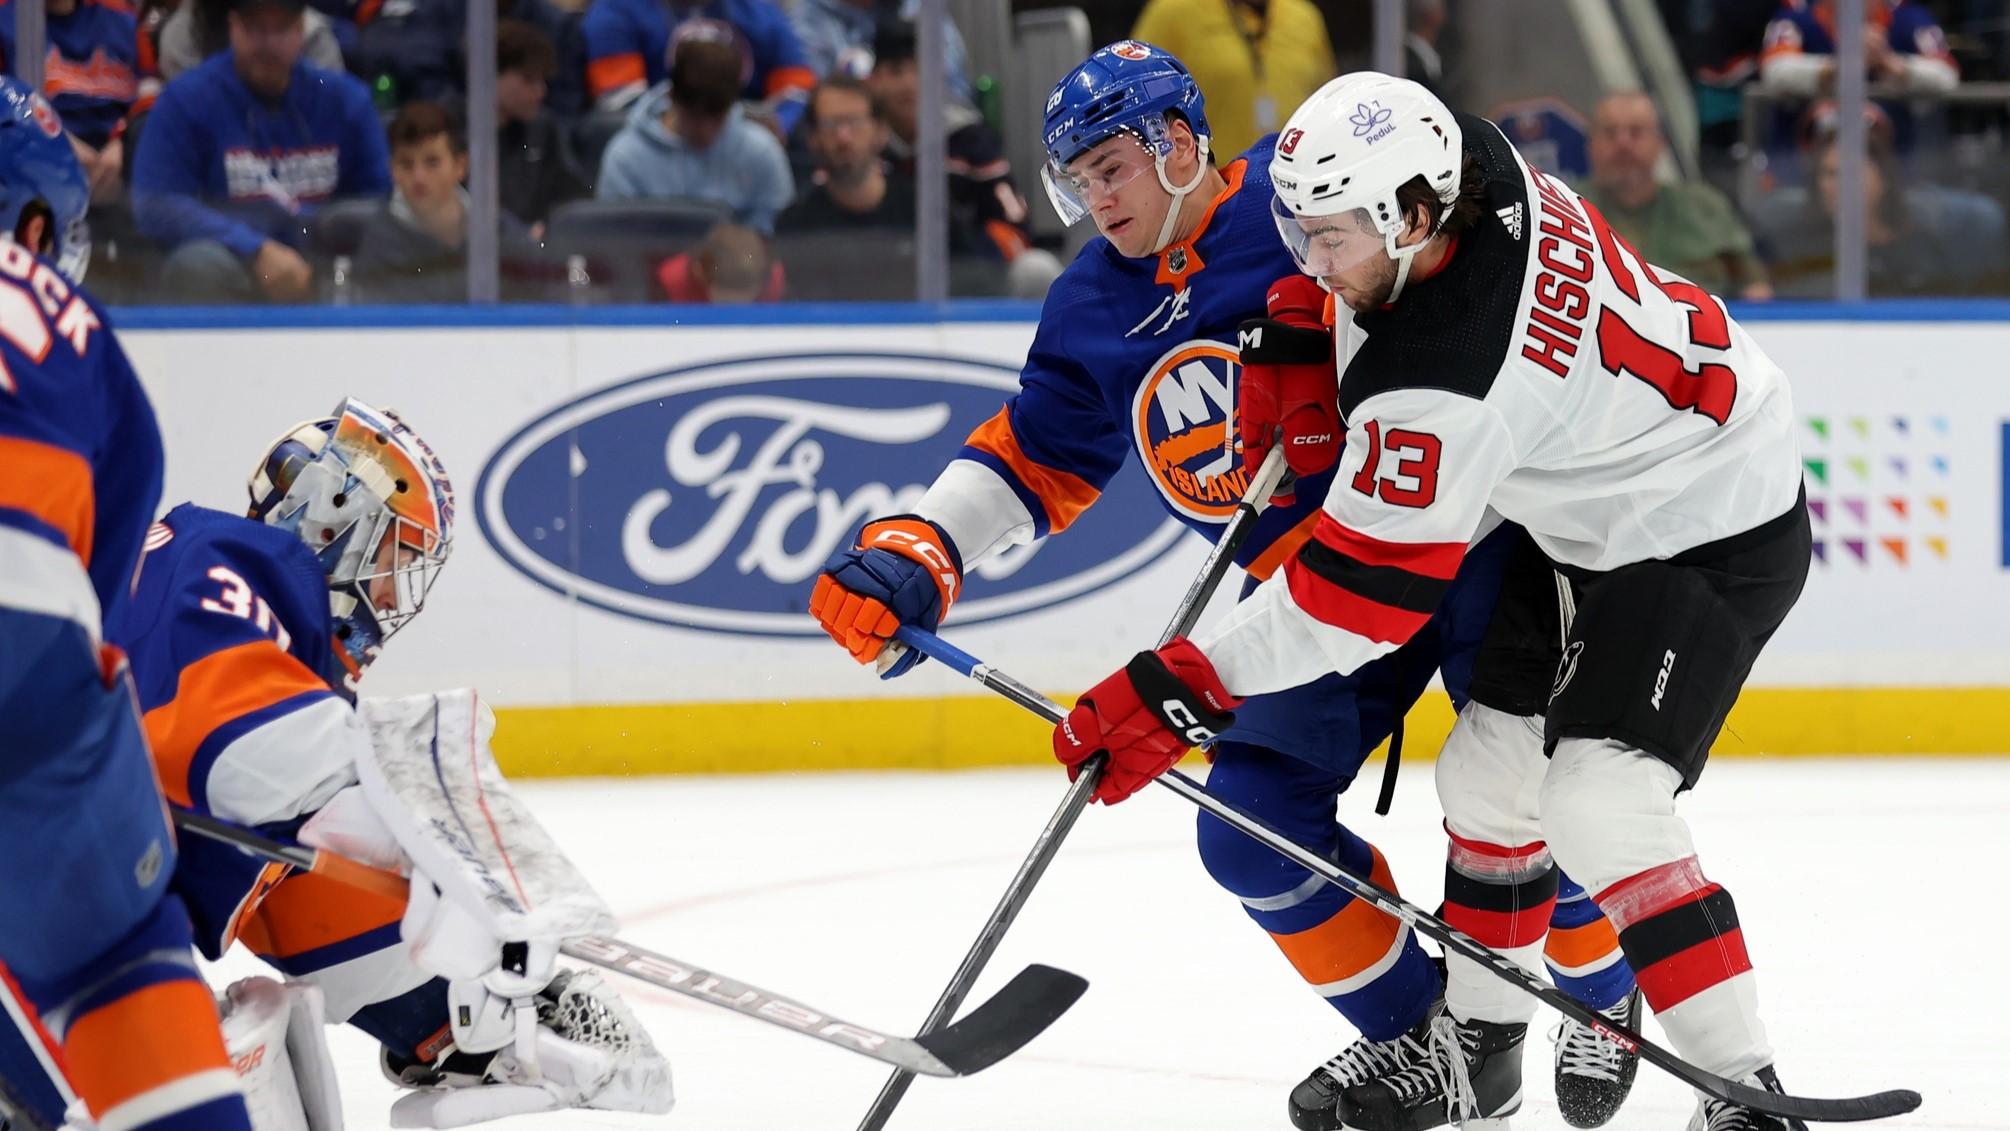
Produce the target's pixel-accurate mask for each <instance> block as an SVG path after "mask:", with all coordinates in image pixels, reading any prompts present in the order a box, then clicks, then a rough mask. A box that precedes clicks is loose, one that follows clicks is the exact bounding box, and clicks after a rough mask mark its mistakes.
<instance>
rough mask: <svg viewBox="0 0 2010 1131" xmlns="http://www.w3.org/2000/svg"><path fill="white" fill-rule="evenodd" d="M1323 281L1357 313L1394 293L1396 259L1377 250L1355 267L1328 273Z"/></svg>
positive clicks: (1384, 301) (1379, 304)
mask: <svg viewBox="0 0 2010 1131" xmlns="http://www.w3.org/2000/svg"><path fill="white" fill-rule="evenodd" d="M1325 282H1326V287H1327V289H1328V290H1330V291H1332V292H1333V296H1334V297H1335V298H1337V299H1339V300H1340V302H1341V303H1342V304H1343V305H1345V306H1346V307H1347V308H1348V309H1350V310H1353V311H1355V312H1356V313H1363V312H1366V311H1370V310H1377V309H1379V308H1381V307H1383V306H1386V305H1387V304H1388V302H1389V297H1390V296H1391V295H1393V294H1395V293H1396V261H1395V260H1394V259H1391V258H1390V257H1389V255H1388V254H1387V253H1386V252H1377V253H1376V254H1375V255H1374V256H1373V257H1371V258H1370V259H1369V260H1368V261H1367V262H1366V263H1363V264H1361V265H1360V266H1358V267H1355V268H1353V269H1351V270H1348V271H1346V272H1343V273H1341V274H1339V275H1329V276H1327V277H1326V280H1325Z"/></svg>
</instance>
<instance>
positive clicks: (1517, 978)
mask: <svg viewBox="0 0 2010 1131" xmlns="http://www.w3.org/2000/svg"><path fill="white" fill-rule="evenodd" d="M897 635H898V636H899V638H900V639H901V640H903V641H905V642H906V643H907V645H908V647H910V648H914V649H917V650H919V651H920V652H921V653H922V654H923V655H926V656H929V657H932V658H934V659H937V660H940V661H942V662H943V663H945V664H947V665H949V666H950V667H951V668H953V669H955V670H956V671H958V672H961V673H962V674H963V675H966V676H968V677H970V678H971V679H974V680H976V681H977V682H979V683H981V684H983V685H984V686H986V687H988V688H990V689H991V690H993V691H996V692H997V693H998V694H1000V695H1003V696H1004V697H1005V698H1007V699H1010V700H1012V701H1013V702H1014V703H1017V704H1019V705H1020V706H1022V707H1024V708H1026V709H1027V710H1029V711H1032V712H1033V713H1034V714H1036V715H1039V716H1041V717H1042V718H1044V719H1046V720H1047V721H1048V722H1051V723H1059V722H1060V721H1061V720H1063V719H1065V718H1067V717H1068V712H1067V709H1066V708H1064V707H1062V706H1061V705H1060V704H1059V703H1056V702H1054V701H1053V700H1051V699H1049V698H1047V697H1046V696H1044V695H1041V694H1040V693H1039V692H1037V691H1034V690H1032V689H1031V688H1029V687H1027V686H1026V685H1025V684H1023V683H1021V682H1019V681H1018V680H1016V679H1013V678H1012V677H1011V676H1009V675H1007V674H1005V673H1004V672H1001V671H998V670H997V669H995V668H993V667H992V666H991V665H989V664H986V663H983V662H982V661H980V660H978V659H977V658H976V657H975V656H972V655H970V654H969V653H968V652H965V651H963V650H962V649H960V648H958V647H956V646H955V645H953V644H950V643H949V642H948V641H946V640H944V639H942V638H941V637H939V636H936V635H935V634H934V633H931V632H927V631H925V630H922V629H918V628H907V627H902V628H901V629H900V631H899V633H898V634H897ZM1156 781H1157V782H1158V784H1159V785H1162V786H1165V787H1166V788H1167V789H1170V790H1172V791H1173V792H1174V793H1177V794H1179V795H1180V796H1181V797H1184V798H1186V799H1187V800H1188V801H1191V802H1193V803H1194V804H1195V805H1197V806H1199V807H1200V808H1202V809H1205V810H1207V811H1208V812H1209V813H1212V814H1213V815H1214V816H1215V817H1216V818H1218V819H1219V820H1221V821H1222V822H1223V823H1224V824H1227V825H1229V826H1231V827H1232V828H1234V829H1235V830H1236V831H1237V832H1240V833H1242V834H1243V835H1244V836H1247V837H1249V838H1250V839H1252V840H1255V841H1257V842H1259V843H1261V844H1263V845H1264V846H1266V847H1268V848H1270V849H1271V850H1272V851H1274V852H1276V853H1277V854H1278V855H1280V856H1283V857H1284V858H1285V859H1287V860H1290V861H1291V862H1292V863H1294V864H1296V865H1298V866H1299V867H1301V868H1304V869H1306V870H1307V871H1309V872H1311V873H1312V874H1313V875H1315V876H1318V877H1319V878H1321V879H1323V880H1325V881H1326V882H1327V883H1329V884H1332V885H1333V886H1334V887H1337V888H1340V889H1341V890H1343V891H1345V892H1347V893H1348V894H1350V895H1352V896H1354V897H1355V898H1357V899H1361V900H1364V901H1366V902H1367V903H1369V904H1370V905H1372V906H1373V907H1375V908H1376V909H1377V910H1379V911H1381V912H1382V913H1383V914H1385V915H1388V916H1391V917H1393V918H1395V919H1399V920H1401V921H1403V922H1404V923H1407V924H1409V925H1410V926H1411V927H1412V928H1414V929H1416V930H1417V931H1419V932H1420V933H1422V934H1423V935H1425V936H1426V937H1428V938H1431V939H1435V940H1437V942H1438V944H1439V945H1440V946H1443V947H1444V948H1445V950H1446V951H1448V952H1449V951H1456V952H1458V953H1459V954H1460V955H1461V956H1462V957H1465V958H1470V959H1472V960H1473V961H1474V962H1477V963H1479V964H1480V965H1481V966H1484V967H1486V968H1487V969H1488V970H1489V971H1491V972H1492V973H1493V974H1494V975H1495V976H1496V977H1498V978H1501V979H1502V980H1504V981H1506V982H1507V983H1509V984H1510V985H1512V986H1514V987H1515V988H1516V989H1519V990H1521V991H1522V992H1523V993H1526V994H1530V995H1532V996H1533V997H1535V998H1536V999H1537V1000H1539V1001H1541V1002H1544V1003H1545V1004H1547V1005H1549V1006H1550V1007H1551V1008H1553V1009H1555V1010H1557V1011H1558V1012H1559V1013H1562V1014H1564V1015H1565V1016H1567V1017H1569V1018H1571V1019H1572V1020H1574V1021H1576V1022H1578V1023H1579V1024H1581V1025H1586V1026H1589V1027H1590V1028H1591V1029H1593V1030H1594V1031H1596V1032H1598V1033H1599V1034H1601V1035H1603V1036H1604V1037H1605V1039H1606V1040H1609V1041H1611V1042H1613V1043H1614V1044H1617V1045H1619V1046H1620V1047H1621V1048H1624V1049H1626V1050H1627V1051H1628V1052H1638V1053H1639V1054H1640V1056H1641V1058H1642V1059H1644V1060H1646V1061H1648V1062H1649V1063H1651V1064H1653V1065H1654V1066H1655V1067H1657V1068H1660V1069H1661V1070H1663V1071H1665V1072H1667V1073H1669V1074H1670V1075H1672V1076H1674V1077H1675V1078H1676V1079H1679V1080H1681V1081H1682V1082H1683V1083H1685V1084H1687V1085H1689V1086H1690V1087H1692V1088H1695V1089H1697V1090H1698V1091H1701V1092H1704V1093H1707V1094H1708V1095H1711V1096H1714V1097H1716V1098H1717V1099H1720V1100H1723V1101H1725V1102H1727V1103H1734V1104H1738V1105H1740V1106H1742V1107H1747V1108H1751V1109H1752V1110H1754V1111H1762V1112H1765V1113H1766V1114H1768V1115H1776V1116H1780V1117H1781V1118H1785V1119H1806V1120H1811V1121H1814V1122H1818V1123H1855V1122H1859V1121H1861V1120H1866V1119H1888V1118H1890V1117H1892V1116H1894V1115H1903V1114H1905V1113H1906V1112H1908V1111H1911V1110H1913V1109H1914V1108H1916V1107H1918V1106H1919V1093H1918V1092H1914V1091H1910V1090H1907V1089H1894V1090H1892V1091H1888V1092H1878V1093H1875V1094H1873V1095H1868V1096H1853V1097H1850V1098H1848V1099H1837V1100H1830V1099H1815V1098H1811V1097H1806V1096H1789V1095H1782V1094H1780V1093H1777V1092H1769V1091H1766V1090H1764V1089H1762V1088H1754V1087H1752V1086H1751V1085H1749V1084H1741V1083H1739V1082H1738V1081H1736V1080H1730V1079H1726V1078H1725V1077H1722V1076H1718V1075H1715V1074H1714V1073H1710V1072H1705V1071H1704V1070H1702V1069H1701V1068H1698V1067H1696V1066H1695V1065H1693V1064H1690V1063H1689V1062H1688V1061H1686V1060H1683V1059H1682V1058H1681V1057H1679V1056H1676V1055H1675V1054H1674V1053H1672V1052H1669V1051H1668V1050H1667V1049H1664V1048H1662V1047H1661V1046H1659V1045H1657V1044H1655V1043H1654V1042H1652V1041H1650V1040H1648V1039H1647V1038H1645V1037H1643V1036H1641V1035H1640V1034H1639V1033H1637V1032H1635V1031H1633V1030H1632V1029H1629V1028H1627V1027H1626V1026H1624V1025H1621V1024H1618V1023H1617V1022H1613V1021H1608V1020H1606V1019H1605V1018H1604V1017H1603V1016H1601V1015H1599V1014H1598V1013H1595V1012H1593V1011H1592V1010H1591V1009H1589V1008H1587V1007H1586V1006H1585V1005H1583V1004H1582V1003H1580V1002H1579V1001H1578V1000H1577V999H1576V998H1573V997H1571V996H1570V995H1569V994H1567V993H1564V992H1563V991H1562V990H1559V989H1557V988H1556V987H1555V986H1552V985H1550V984H1549V983H1547V982H1544V981H1542V980H1541V979H1539V978H1537V977H1535V976H1534V975H1532V974H1530V973H1529V972H1528V971H1526V970H1523V969H1522V968H1521V967H1520V966H1518V965H1516V964H1515V963H1514V962H1513V961H1511V960H1510V959H1508V958H1506V957H1503V956H1502V955H1500V954H1498V953H1496V952H1494V951H1493V950H1491V949H1489V948H1488V947H1486V946H1484V945H1482V944H1480V943H1478V942H1476V941H1474V940H1473V939H1472V938H1471V937H1470V936H1468V935H1466V934H1464V933H1462V932H1460V931H1458V930H1457V929H1455V928H1453V927H1452V926H1450V925H1448V924H1447V923H1445V922H1444V921H1443V920H1442V919H1439V918H1438V917H1436V916H1434V915H1432V914H1430V913H1429V912H1426V911H1424V910H1422V909H1420V908H1418V907H1416V906H1414V905H1412V904H1410V903H1409V902H1407V901H1405V900H1404V899H1403V897H1401V896H1399V895H1397V894H1395V893H1394V892H1389V891H1384V890H1383V889H1382V888H1381V887H1379V886H1377V885H1376V884H1374V883H1371V882H1370V881H1368V880H1366V879H1363V878H1362V877H1360V876H1357V875H1355V874H1354V873H1352V872H1349V871H1347V870H1346V869H1345V868H1342V867H1341V866H1339V865H1338V864H1336V863H1334V862H1333V861H1331V860H1327V859H1326V858H1324V857H1322V856H1319V855H1317V854H1316V853H1314V852H1312V851H1311V850H1310V849H1307V848H1305V847H1303V846H1302V845H1300V844H1299V843H1298V842H1297V841H1294V840H1292V839H1290V838H1289V837H1287V836H1285V835H1284V834H1283V833H1280V832H1278V831H1277V830H1276V829H1273V828H1271V827H1270V826H1269V825H1267V824H1265V823H1264V822H1262V821H1261V820H1258V819H1257V818H1255V817H1252V816H1250V815H1249V814H1247V813H1244V812H1243V811H1242V810H1240V809H1237V808H1236V807H1235V806H1233V805H1230V804H1229V803H1228V802H1226V801H1223V800H1221V799H1220V798H1218V797H1216V796H1214V795H1213V794H1211V793H1209V792H1208V791H1207V789H1206V787H1204V786H1202V785H1201V784H1200V783H1199V782H1196V781H1194V780H1193V779H1192V778H1190V777H1187V776H1186V775H1185V774H1182V773H1180V772H1179V771H1178V770H1167V771H1166V772H1165V774H1164V775H1162V776H1160V777H1159V778H1157V779H1156Z"/></svg>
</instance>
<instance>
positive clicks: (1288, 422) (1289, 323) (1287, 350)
mask: <svg viewBox="0 0 2010 1131" xmlns="http://www.w3.org/2000/svg"><path fill="white" fill-rule="evenodd" d="M1269 307H1270V316H1269V317H1268V318H1252V319H1250V320H1249V321H1247V322H1244V323H1243V324H1242V326H1241V329H1240V332H1239V333H1238V334H1237V338H1238V340H1239V341H1240V343H1241V354H1242V384H1241V386H1240V387H1239V388H1238V390H1237V392H1236V398H1235V413H1236V428H1237V431H1238V434H1239V435H1240V436H1241V438H1242V467H1243V470H1244V471H1245V472H1247V473H1248V474H1250V475H1254V474H1256V469H1257V468H1258V467H1260V466H1261V465H1262V464H1263V457H1265V456H1266V455H1269V454H1270V447H1271V445H1272V444H1273V443H1281V444H1283V445H1284V462H1285V465H1286V466H1288V467H1289V468H1290V469H1291V473H1292V475H1293V476H1295V477H1298V478H1304V477H1305V476H1309V475H1317V474H1319V473H1320V472H1322V471H1325V470H1327V469H1328V468H1330V467H1332V466H1333V465H1334V463H1336V462H1337V461H1338V460H1339V459H1340V437H1341V431H1342V430H1341V428H1340V405H1339V401H1340V375H1339V373H1338V372H1337V370H1336V368H1335V362H1334V357H1333V331H1332V329H1331V328H1329V327H1328V326H1327V325H1326V323H1325V319H1324V314H1325V310H1326V292H1325V290H1324V289H1322V288H1321V287H1320V286H1319V283H1318V281H1317V280H1315V279H1312V278H1309V277H1308V276H1305V275H1292V276H1290V277H1289V278H1284V279H1279V280H1278V281H1276V282H1275V283H1272V284H1271V285H1270V299H1269ZM1290 488H1291V481H1290V480H1289V479H1287V480H1286V481H1285V484H1284V486H1283V487H1281V488H1280V489H1279V490H1278V492H1277V494H1276V496H1275V501H1276V502H1279V503H1285V504H1289V503H1291V502H1292V501H1293V499H1294V498H1295V494H1294V492H1293V491H1292V490H1291V489H1290Z"/></svg>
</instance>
